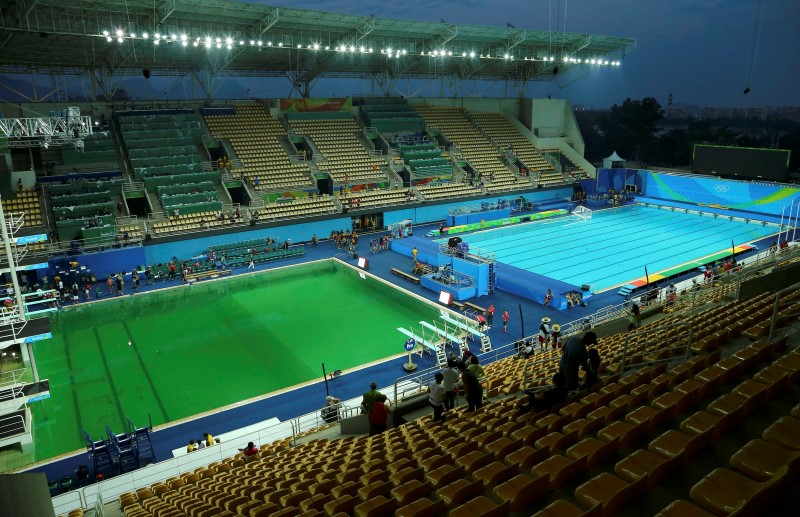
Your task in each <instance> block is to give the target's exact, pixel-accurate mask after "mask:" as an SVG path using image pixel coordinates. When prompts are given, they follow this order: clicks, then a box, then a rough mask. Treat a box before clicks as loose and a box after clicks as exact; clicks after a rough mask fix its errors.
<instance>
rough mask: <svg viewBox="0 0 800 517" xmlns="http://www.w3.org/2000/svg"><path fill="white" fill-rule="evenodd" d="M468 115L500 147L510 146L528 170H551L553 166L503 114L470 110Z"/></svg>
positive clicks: (506, 147)
mask: <svg viewBox="0 0 800 517" xmlns="http://www.w3.org/2000/svg"><path fill="white" fill-rule="evenodd" d="M470 116H471V117H472V119H473V120H474V121H475V122H476V123H477V124H478V126H480V128H481V129H483V130H484V131H485V132H486V134H487V135H489V138H491V139H492V140H494V142H495V143H496V144H497V145H498V146H499V147H500V148H501V149H508V148H509V146H511V150H512V151H513V153H514V154H515V155H516V156H517V158H518V159H519V160H520V161H522V163H524V164H525V165H526V166H527V168H528V170H531V171H551V170H553V166H552V165H550V164H549V163H548V162H547V160H545V158H544V156H542V155H541V153H539V151H537V150H536V148H535V147H534V146H533V144H532V143H531V141H530V140H528V139H527V138H525V136H524V135H523V134H521V133H520V132H519V130H517V128H516V127H514V125H513V124H511V122H509V121H508V119H506V118H505V117H504V116H503V115H501V114H499V113H477V112H470Z"/></svg>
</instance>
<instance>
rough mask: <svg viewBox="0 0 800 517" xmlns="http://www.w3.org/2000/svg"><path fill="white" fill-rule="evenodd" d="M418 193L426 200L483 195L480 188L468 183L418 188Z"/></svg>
mask: <svg viewBox="0 0 800 517" xmlns="http://www.w3.org/2000/svg"><path fill="white" fill-rule="evenodd" d="M416 190H417V192H419V193H420V194H422V197H424V198H425V199H429V200H432V199H442V198H448V197H465V196H478V195H481V194H482V193H483V191H482V190H481V189H480V188H479V187H472V186H470V185H468V184H466V183H443V184H441V185H422V186H418V187H416Z"/></svg>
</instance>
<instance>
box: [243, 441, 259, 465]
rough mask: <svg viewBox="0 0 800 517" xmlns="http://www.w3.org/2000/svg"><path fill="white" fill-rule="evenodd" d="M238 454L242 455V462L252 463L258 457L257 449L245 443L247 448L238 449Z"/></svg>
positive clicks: (249, 443) (250, 443) (251, 443)
mask: <svg viewBox="0 0 800 517" xmlns="http://www.w3.org/2000/svg"><path fill="white" fill-rule="evenodd" d="M239 452H241V453H242V454H244V461H245V462H248V461H252V460H254V459H256V457H257V456H258V447H256V446H255V444H254V443H253V442H247V447H245V448H244V449H239Z"/></svg>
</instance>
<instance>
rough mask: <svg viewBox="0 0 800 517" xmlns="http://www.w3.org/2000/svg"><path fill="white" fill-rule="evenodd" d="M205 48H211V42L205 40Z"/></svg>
mask: <svg viewBox="0 0 800 517" xmlns="http://www.w3.org/2000/svg"><path fill="white" fill-rule="evenodd" d="M206 48H211V40H206Z"/></svg>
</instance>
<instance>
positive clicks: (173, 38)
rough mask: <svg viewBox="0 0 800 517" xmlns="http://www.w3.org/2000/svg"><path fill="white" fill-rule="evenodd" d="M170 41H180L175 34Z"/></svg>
mask: <svg viewBox="0 0 800 517" xmlns="http://www.w3.org/2000/svg"><path fill="white" fill-rule="evenodd" d="M169 39H171V40H172V41H175V40H177V39H178V36H177V35H175V34H173V35H172V36H170V37H169Z"/></svg>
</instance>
